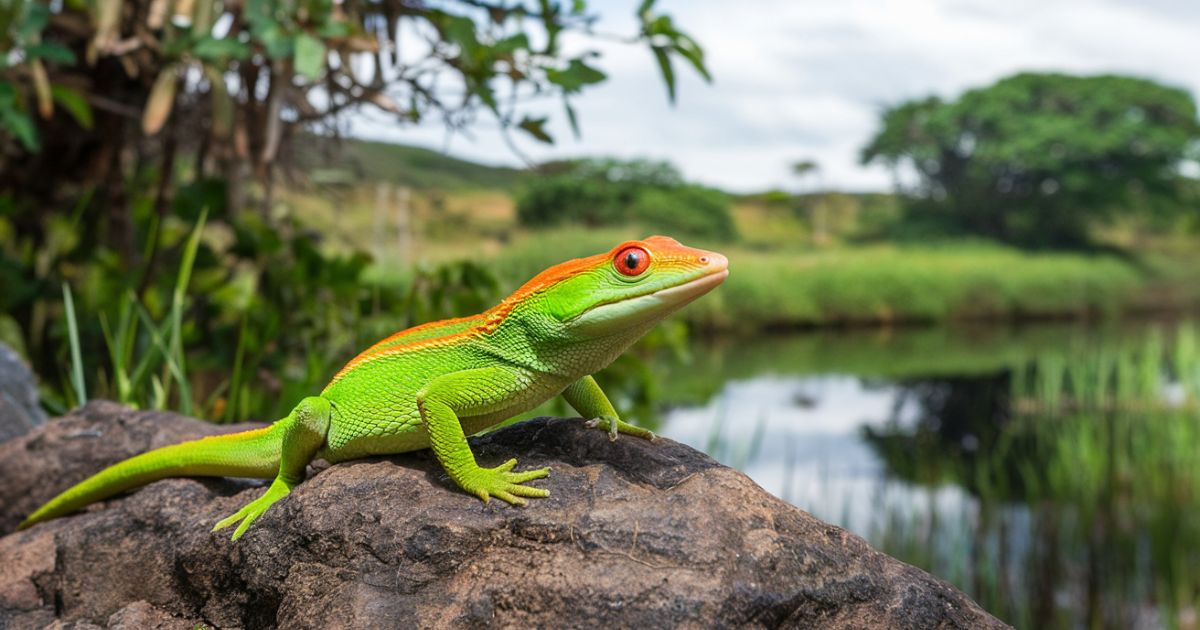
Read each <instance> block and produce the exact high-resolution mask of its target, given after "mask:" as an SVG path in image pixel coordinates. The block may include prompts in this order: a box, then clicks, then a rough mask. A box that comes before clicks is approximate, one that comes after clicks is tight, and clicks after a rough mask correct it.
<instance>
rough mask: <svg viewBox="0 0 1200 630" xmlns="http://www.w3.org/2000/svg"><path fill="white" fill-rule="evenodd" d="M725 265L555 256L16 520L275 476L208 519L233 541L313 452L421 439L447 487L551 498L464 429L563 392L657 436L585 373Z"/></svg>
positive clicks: (597, 419)
mask: <svg viewBox="0 0 1200 630" xmlns="http://www.w3.org/2000/svg"><path fill="white" fill-rule="evenodd" d="M631 248H634V249H631ZM637 249H640V250H641V251H640V253H639V252H638V251H636V250H637ZM630 252H633V254H634V257H633V258H630ZM643 258H645V259H647V260H648V263H646V264H644V265H643V264H642V263H643V262H645V261H643V260H642V259H643ZM631 261H635V262H636V263H637V264H636V265H632V266H631ZM622 265H624V266H622ZM727 266H728V263H727V261H726V259H725V257H724V256H722V255H720V254H717V253H713V252H707V251H703V250H699V249H693V248H689V247H685V246H683V245H681V244H679V243H678V242H676V241H674V240H673V239H670V238H666V237H662V236H652V237H650V238H647V239H645V240H644V241H630V242H628V243H623V244H621V245H619V246H617V247H615V248H614V249H613V250H611V251H610V252H608V253H605V254H598V255H596V256H592V257H589V258H582V259H578V260H573V261H568V262H565V263H562V264H560V265H556V266H554V267H551V268H550V269H547V270H546V271H544V272H542V273H541V274H539V275H538V276H537V277H535V278H534V279H532V280H530V281H529V282H528V283H526V284H525V285H524V286H523V287H521V288H520V289H518V290H517V291H516V292H515V293H513V294H512V295H511V296H509V297H508V298H506V299H505V300H504V301H502V302H501V303H500V304H499V305H497V306H496V307H494V308H492V309H490V310H488V311H487V312H485V313H482V314H480V315H476V316H473V317H465V318H460V319H452V320H446V321H441V322H435V323H432V324H426V325H424V326H418V327H416V328H410V329H408V330H406V331H402V332H400V333H397V334H395V335H392V336H391V337H388V338H387V339H384V340H383V341H380V342H379V343H377V344H375V345H374V346H372V347H371V348H368V349H367V350H366V351H364V352H363V353H362V354H360V355H359V356H358V357H356V358H355V359H353V360H352V361H350V363H349V364H347V365H346V367H344V368H343V369H342V370H341V371H340V372H339V373H338V374H337V375H336V376H335V377H334V379H333V380H332V381H331V382H330V383H329V385H328V386H326V388H325V390H324V391H322V392H321V395H320V396H312V397H309V398H305V399H304V400H302V401H300V404H298V405H297V406H296V408H295V409H293V410H292V412H291V413H290V414H289V415H288V416H287V417H286V418H284V419H282V420H279V421H278V422H276V423H275V424H273V425H271V426H270V427H267V428H264V429H258V430H254V431H247V432H244V433H236V434H233V435H225V436H217V437H211V438H205V439H202V440H197V441H194V442H186V443H184V444H177V445H174V446H168V447H165V448H161V449H158V450H155V451H151V452H149V453H144V454H142V455H138V456H136V457H133V458H130V459H128V460H125V461H123V462H120V463H118V464H115V465H113V466H110V467H109V468H107V469H105V470H103V471H101V472H100V473H98V474H96V475H94V476H92V477H90V478H88V479H86V480H84V481H82V482H80V483H79V484H77V485H75V486H73V487H71V488H69V489H68V490H66V491H65V492H63V493H62V494H60V495H58V496H57V497H55V498H54V499H52V500H50V501H49V502H48V503H46V504H45V505H43V506H42V507H41V508H39V509H38V510H37V511H36V512H34V513H33V514H32V515H30V516H29V518H27V519H26V520H25V521H24V522H23V523H21V525H20V527H19V529H23V528H26V527H29V526H30V525H33V524H35V523H40V522H42V521H46V520H49V519H52V518H56V517H59V516H63V515H65V514H69V513H71V512H74V511H76V510H78V509H80V508H81V507H83V506H85V505H88V504H89V503H93V502H95V501H99V500H101V499H104V498H107V497H109V496H112V495H114V494H117V493H119V492H122V491H125V490H128V489H131V488H135V487H138V486H141V485H144V484H146V483H149V482H151V481H154V480H157V479H162V478H165V477H180V476H197V475H207V476H231V477H258V478H264V479H270V478H273V479H274V481H273V482H272V483H271V486H270V487H269V488H268V489H267V491H266V493H265V494H263V495H262V496H261V497H259V498H258V499H256V500H254V501H252V502H251V503H250V504H248V505H246V506H245V507H244V508H242V509H241V510H239V511H238V512H237V513H235V514H233V515H232V516H230V517H229V518H226V519H224V520H222V521H220V522H219V523H217V524H216V526H215V527H214V528H213V529H214V531H215V530H219V529H223V528H225V527H229V526H231V525H234V524H236V525H237V528H236V529H235V530H234V533H233V539H234V540H237V539H238V538H239V537H241V536H242V534H243V533H245V532H246V529H247V528H248V527H249V526H250V525H251V524H252V523H253V522H254V521H255V520H256V519H257V518H258V517H259V516H262V514H263V513H264V512H265V511H266V510H267V508H269V507H271V505H272V504H274V503H275V502H276V501H278V500H280V499H282V498H283V497H285V496H287V495H288V493H290V492H291V491H292V489H293V488H295V486H296V485H297V484H298V483H300V482H301V481H302V480H303V477H304V470H305V467H306V466H307V465H308V463H309V462H311V461H312V460H314V459H317V458H322V459H325V460H328V461H329V462H331V463H336V462H341V461H346V460H351V459H356V458H360V457H366V456H370V455H381V454H391V453H403V452H406V451H413V450H417V449H423V448H432V449H433V452H434V454H435V455H436V456H437V459H438V461H439V462H441V464H442V466H443V467H444V468H445V470H446V472H447V473H448V474H449V475H450V477H451V478H452V479H453V480H454V481H455V483H457V484H458V486H459V487H460V488H462V489H463V490H464V491H466V492H468V493H470V494H473V495H475V496H477V497H479V498H480V499H482V500H483V501H484V502H486V501H488V499H489V498H491V497H496V498H499V499H502V500H504V501H507V502H509V503H512V504H514V505H522V504H524V503H525V497H545V496H548V495H549V492H548V491H547V490H545V489H543V488H537V487H533V486H530V485H527V483H528V482H529V481H532V480H535V479H540V478H542V477H545V476H547V475H549V474H550V469H548V468H542V469H538V470H526V471H519V472H518V471H515V470H514V468H515V467H516V464H517V462H516V460H509V461H507V462H505V463H503V464H501V465H500V466H497V467H495V468H482V467H480V466H479V465H478V464H477V463H476V461H475V455H474V454H473V453H472V452H471V449H470V447H469V446H468V444H467V439H466V436H468V435H472V434H475V433H478V432H479V431H481V430H483V429H485V428H487V427H490V426H493V425H495V424H497V423H499V422H501V421H503V420H505V419H508V418H511V417H512V416H514V415H517V414H519V413H522V412H524V411H528V410H529V409H532V408H533V407H535V406H537V405H539V404H541V403H542V402H544V401H546V400H548V399H550V398H552V397H554V396H557V395H562V396H563V398H564V399H566V401H567V402H568V403H569V404H570V405H571V406H572V407H573V408H574V409H575V410H576V411H577V412H578V413H579V414H580V415H581V416H583V417H585V418H591V419H593V420H592V424H593V425H594V426H597V427H599V428H601V429H603V430H605V431H608V432H609V435H610V437H611V439H616V436H617V434H618V433H627V434H630V435H634V436H637V437H641V438H645V439H653V438H654V434H653V433H651V432H649V431H647V430H645V429H641V428H638V427H635V426H633V425H631V424H628V423H626V422H624V421H623V420H621V419H620V418H618V416H617V412H616V410H614V409H613V406H612V404H611V403H610V402H609V400H608V397H607V396H605V394H604V392H603V391H602V390H601V389H600V387H599V386H598V385H597V384H596V381H595V380H594V379H593V378H592V377H591V374H593V373H595V372H596V371H598V370H600V369H601V368H603V367H605V366H607V365H608V364H609V363H611V362H612V361H613V359H615V358H616V357H617V356H618V355H620V354H621V353H622V352H623V351H624V350H625V349H626V348H628V347H629V346H630V344H632V343H633V342H634V341H636V340H637V339H638V338H639V337H641V336H642V335H643V334H645V333H646V331H648V330H649V329H650V328H652V327H653V326H654V325H655V324H657V323H658V322H659V321H661V320H662V319H663V318H664V317H666V316H667V315H669V314H671V313H673V312H675V311H676V310H678V309H680V308H682V307H683V306H684V305H686V304H687V303H688V302H690V301H692V300H694V299H696V298H697V297H699V296H701V295H703V294H705V293H707V292H708V291H709V290H711V289H712V288H713V287H715V286H717V285H718V284H720V283H721V282H722V281H723V280H724V279H725V277H726V276H727V275H728V270H727Z"/></svg>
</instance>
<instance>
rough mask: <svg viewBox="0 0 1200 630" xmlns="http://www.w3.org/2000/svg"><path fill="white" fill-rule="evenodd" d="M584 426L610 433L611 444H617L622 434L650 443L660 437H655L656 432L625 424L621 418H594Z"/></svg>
mask: <svg viewBox="0 0 1200 630" xmlns="http://www.w3.org/2000/svg"><path fill="white" fill-rule="evenodd" d="M584 424H585V426H587V427H588V428H589V429H597V428H598V429H602V430H604V431H608V441H609V442H616V441H617V435H618V434H620V433H625V434H627V435H632V436H634V437H639V438H642V439H643V440H646V441H649V442H653V441H655V440H656V439H658V436H657V435H654V432H653V431H650V430H649V429H643V428H641V427H637V426H634V425H632V424H629V423H628V422H625V421H624V420H621V419H620V418H614V417H611V416H600V417H599V418H592V419H591V420H588V421H587V422H585V423H584Z"/></svg>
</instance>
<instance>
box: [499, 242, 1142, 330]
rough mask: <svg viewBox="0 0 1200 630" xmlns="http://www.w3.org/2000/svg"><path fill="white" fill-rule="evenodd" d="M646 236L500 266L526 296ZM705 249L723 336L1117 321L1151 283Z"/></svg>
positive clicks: (947, 260)
mask: <svg viewBox="0 0 1200 630" xmlns="http://www.w3.org/2000/svg"><path fill="white" fill-rule="evenodd" d="M639 235H643V234H642V232H641V231H639V230H638V229H637V228H636V227H631V228H629V229H627V230H585V229H581V228H564V229H558V230H551V231H546V232H537V233H529V234H525V235H524V236H522V237H521V238H518V239H516V240H514V241H513V242H512V243H509V245H508V246H507V247H506V248H505V249H504V250H503V251H502V252H501V253H500V254H498V255H497V256H495V257H494V258H493V260H492V265H493V268H494V269H495V270H496V271H497V273H498V274H499V275H500V278H501V284H502V285H503V286H504V287H505V288H515V287H516V286H518V285H519V284H520V283H521V282H522V281H523V280H525V279H527V278H529V277H531V276H533V275H534V274H536V273H537V272H539V271H541V270H542V269H545V268H546V267H548V266H550V265H553V264H555V263H558V262H561V261H563V260H565V259H568V258H572V257H577V256H584V255H589V254H594V253H596V252H599V251H604V250H606V249H608V248H610V247H612V246H613V244H615V243H618V242H620V241H621V240H622V239H625V238H630V237H634V236H639ZM547 244H553V245H552V246H547ZM696 245H698V246H701V247H705V246H707V247H711V248H713V249H717V250H719V251H721V252H722V253H725V254H726V255H728V256H729V259H730V277H729V280H727V281H726V282H725V284H724V285H723V286H722V287H720V288H718V289H717V290H716V291H714V292H713V294H712V295H710V296H707V297H705V298H704V299H702V300H699V301H697V302H696V303H695V304H693V305H692V306H690V307H688V310H687V311H685V312H684V317H685V318H686V319H687V320H688V321H690V322H692V323H693V324H695V325H697V326H699V327H701V328H707V329H717V330H731V329H732V330H739V329H740V330H746V331H751V330H758V329H761V328H763V327H770V326H776V327H787V326H821V325H830V324H848V323H896V322H944V321H964V320H993V319H996V320H1004V319H1011V320H1017V319H1040V318H1068V317H1081V316H1089V315H1097V314H1100V315H1105V314H1108V315H1111V314H1115V313H1118V312H1120V311H1121V310H1122V309H1124V308H1128V307H1131V306H1133V305H1134V301H1135V298H1136V297H1137V295H1138V291H1139V289H1140V288H1141V286H1142V283H1143V277H1142V275H1141V272H1139V271H1138V270H1137V269H1135V268H1134V267H1133V266H1132V265H1130V264H1129V263H1126V262H1124V261H1121V260H1119V259H1117V258H1116V257H1112V256H1104V255H1087V254H1076V253H1029V252H1022V251H1020V250H1016V249H1012V248H1008V247H1004V246H1000V245H987V244H973V243H967V244H958V245H953V244H951V245H936V246H924V247H920V246H908V247H900V246H892V245H870V246H859V247H841V248H832V249H821V250H804V249H800V248H793V249H783V248H778V249H758V248H753V247H745V246H738V245H721V244H711V245H709V244H705V243H696Z"/></svg>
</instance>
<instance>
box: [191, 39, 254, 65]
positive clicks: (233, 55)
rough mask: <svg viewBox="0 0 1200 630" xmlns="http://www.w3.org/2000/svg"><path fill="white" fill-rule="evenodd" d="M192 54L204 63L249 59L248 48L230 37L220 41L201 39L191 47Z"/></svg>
mask: <svg viewBox="0 0 1200 630" xmlns="http://www.w3.org/2000/svg"><path fill="white" fill-rule="evenodd" d="M192 54H193V55H195V56H196V57H198V58H200V59H203V60H204V61H216V62H222V61H225V60H226V59H237V60H239V61H243V60H245V59H248V58H249V57H250V47H249V46H247V45H246V44H243V43H242V42H239V41H237V40H236V39H233V38H232V37H225V38H221V39H217V38H215V37H201V38H200V39H199V41H197V42H196V44H195V45H194V46H192Z"/></svg>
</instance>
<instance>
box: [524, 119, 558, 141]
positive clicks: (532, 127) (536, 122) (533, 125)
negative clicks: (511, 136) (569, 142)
mask: <svg viewBox="0 0 1200 630" xmlns="http://www.w3.org/2000/svg"><path fill="white" fill-rule="evenodd" d="M517 127H520V128H521V130H522V131H524V132H525V133H527V134H529V135H531V136H533V137H534V138H537V139H538V140H539V141H541V142H545V143H546V144H554V138H552V137H550V134H548V133H546V117H545V116H542V117H541V118H530V117H529V116H526V117H524V118H522V119H521V122H520V123H519V124H518V125H517Z"/></svg>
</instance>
